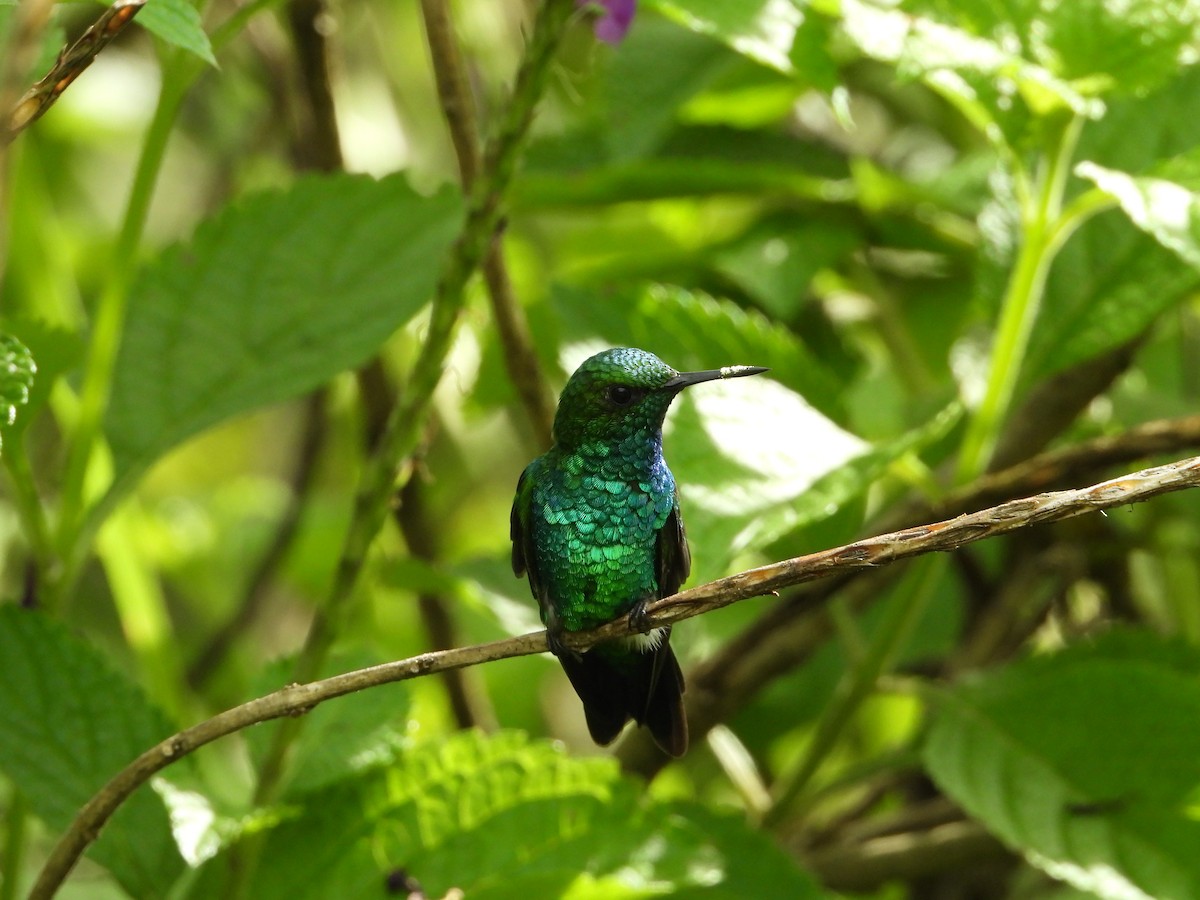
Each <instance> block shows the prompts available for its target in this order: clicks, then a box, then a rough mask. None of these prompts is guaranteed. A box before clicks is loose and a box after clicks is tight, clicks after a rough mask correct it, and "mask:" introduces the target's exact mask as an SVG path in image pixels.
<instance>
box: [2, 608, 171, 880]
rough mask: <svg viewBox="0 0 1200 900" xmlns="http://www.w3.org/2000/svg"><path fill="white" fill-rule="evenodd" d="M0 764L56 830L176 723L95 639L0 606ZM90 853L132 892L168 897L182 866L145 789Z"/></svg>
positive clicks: (161, 813) (162, 813)
mask: <svg viewBox="0 0 1200 900" xmlns="http://www.w3.org/2000/svg"><path fill="white" fill-rule="evenodd" d="M0 659H3V660H4V676H3V677H2V678H0V769H2V770H3V771H4V773H5V774H6V775H7V776H8V777H9V778H10V779H12V781H13V782H14V783H15V784H17V785H19V786H20V789H21V792H22V793H23V794H24V796H25V797H26V798H27V799H28V801H29V804H30V806H31V807H32V809H33V811H34V812H35V813H36V814H37V815H38V817H40V818H41V819H43V820H44V821H45V822H46V823H47V824H48V825H50V826H51V827H52V828H54V829H58V830H62V829H65V828H66V827H67V825H69V824H70V822H71V819H72V818H73V817H74V815H75V813H76V811H77V810H78V809H79V808H80V807H81V806H83V804H84V803H86V802H87V801H88V800H89V799H90V798H91V796H92V795H93V794H94V793H96V791H97V790H99V789H100V788H101V787H102V786H103V785H104V784H105V783H106V782H107V781H108V780H109V779H110V778H111V777H112V776H114V775H116V774H117V772H118V771H119V770H120V769H122V768H124V767H125V766H126V765H127V764H129V763H130V762H132V761H133V759H134V758H135V757H136V756H137V755H138V754H140V753H141V752H142V751H144V750H147V749H149V748H150V747H152V746H154V744H156V743H158V742H159V741H160V740H162V739H163V738H164V737H166V736H167V735H169V734H171V732H172V730H173V729H172V728H171V727H170V725H169V724H168V723H167V721H166V719H165V718H164V717H163V716H162V714H161V713H159V712H158V710H156V709H155V708H154V707H152V706H151V705H150V703H149V702H148V701H147V699H146V697H145V695H144V694H142V692H141V691H140V690H138V688H137V687H136V686H134V685H133V684H132V683H130V682H129V681H128V680H127V679H126V678H125V677H124V676H122V675H120V674H119V673H117V672H116V671H114V670H113V669H112V668H111V667H110V666H109V665H108V664H107V663H106V662H105V660H104V659H102V658H101V657H100V656H99V654H97V653H96V651H95V650H94V649H93V648H92V647H90V646H89V645H87V644H85V643H83V642H82V641H80V640H78V639H77V638H75V637H73V636H72V635H71V634H69V633H68V632H67V630H66V629H65V628H64V627H63V626H62V625H60V624H59V623H58V622H55V621H53V620H51V619H49V618H47V617H46V616H44V615H42V614H40V613H37V612H31V611H27V610H23V609H19V608H17V607H15V606H11V605H9V606H0ZM88 856H90V857H91V858H92V859H94V860H95V861H96V862H98V863H100V864H101V865H103V866H105V867H106V868H107V869H108V870H109V871H110V872H111V873H112V874H113V877H115V878H116V879H117V881H118V882H120V883H121V885H122V886H124V887H125V889H126V890H128V891H129V893H130V894H131V895H132V896H134V897H146V898H153V897H164V896H166V894H167V890H168V888H169V887H170V886H171V884H173V883H174V881H175V880H176V878H178V876H179V875H180V874H181V873H182V871H183V859H182V857H181V856H180V854H179V850H178V849H177V848H176V846H175V842H174V840H173V839H172V836H171V827H170V823H169V822H168V820H167V812H166V810H165V809H164V807H163V804H162V802H161V801H160V800H159V799H158V797H156V796H155V794H154V792H153V791H152V790H151V789H150V788H149V787H142V788H140V789H138V790H137V791H136V792H135V793H134V795H133V796H132V797H130V798H129V800H128V801H126V802H125V804H124V805H123V806H122V807H121V808H120V809H119V810H118V811H117V813H116V814H115V815H114V816H113V818H112V820H111V821H110V822H109V823H108V824H107V825H105V827H104V830H103V831H102V832H101V833H100V837H99V838H98V840H97V841H96V843H94V844H92V845H91V847H90V848H89V849H88Z"/></svg>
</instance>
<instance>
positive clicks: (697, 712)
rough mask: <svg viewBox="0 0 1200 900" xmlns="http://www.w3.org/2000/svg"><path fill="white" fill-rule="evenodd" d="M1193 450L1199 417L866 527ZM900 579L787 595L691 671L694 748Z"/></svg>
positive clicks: (1097, 442) (1071, 451)
mask: <svg viewBox="0 0 1200 900" xmlns="http://www.w3.org/2000/svg"><path fill="white" fill-rule="evenodd" d="M1195 447H1200V415H1195V416H1185V417H1182V418H1179V419H1162V420H1157V421H1154V422H1147V423H1146V424H1144V425H1140V426H1138V427H1136V428H1132V429H1130V430H1129V431H1126V432H1123V433H1121V434H1117V435H1107V436H1105V437H1101V438H1095V439H1093V440H1090V441H1085V442H1083V443H1080V444H1077V445H1074V446H1070V447H1066V448H1063V449H1061V450H1054V451H1051V452H1048V453H1043V454H1040V455H1038V456H1036V457H1034V458H1032V459H1029V460H1026V461H1025V462H1023V463H1020V464H1018V465H1015V466H1012V467H1011V468H1008V469H1005V470H1003V471H1001V472H995V473H991V474H988V475H984V476H982V477H980V478H979V479H977V480H975V481H973V482H972V483H971V484H969V485H965V486H964V487H962V488H959V489H957V490H955V491H953V492H951V493H949V494H947V495H946V496H944V497H942V498H941V499H940V500H939V501H938V502H936V503H933V504H930V503H928V502H925V501H912V502H908V503H902V504H899V505H897V506H896V507H894V508H893V509H891V510H889V511H888V512H887V513H886V514H885V515H883V516H882V517H880V518H879V519H877V520H876V521H875V522H874V523H873V524H872V525H871V526H869V527H870V528H871V530H873V531H875V532H876V533H878V532H883V531H898V530H901V529H904V528H907V527H908V526H910V525H912V524H914V523H918V522H928V521H933V520H938V519H946V518H950V517H951V516H956V515H958V514H959V513H962V512H964V511H966V510H968V509H978V508H979V507H981V506H984V505H987V504H995V503H999V502H1002V501H1004V500H1007V499H1009V498H1010V497H1014V496H1021V495H1025V494H1031V493H1035V492H1037V491H1043V490H1047V489H1048V488H1050V487H1053V486H1058V485H1062V484H1065V483H1069V482H1071V481H1074V482H1075V483H1078V482H1080V481H1083V480H1084V479H1087V478H1093V477H1096V475H1097V474H1098V473H1099V472H1101V471H1103V470H1104V469H1106V468H1109V467H1111V466H1114V465H1119V464H1129V463H1131V462H1133V461H1135V460H1140V459H1146V458H1147V457H1150V456H1154V455H1156V454H1162V453H1179V452H1184V451H1186V450H1187V449H1190V448H1195ZM894 575H895V572H893V571H889V570H882V571H875V572H872V571H869V570H857V571H853V572H846V573H843V574H842V575H840V576H839V577H835V578H831V579H827V580H825V581H824V582H822V583H821V584H819V585H809V586H808V587H806V588H801V589H800V590H797V591H793V592H790V593H789V595H787V596H786V597H785V598H784V599H783V601H782V602H780V603H777V604H775V605H774V606H772V607H771V608H769V609H767V610H765V611H764V612H763V614H762V615H761V616H760V617H759V618H758V619H757V620H756V621H754V622H753V623H751V624H750V625H749V626H747V627H746V629H745V630H743V631H742V632H741V633H740V634H738V635H737V636H735V637H734V638H732V639H731V640H730V641H729V642H727V643H726V644H725V645H723V646H722V647H721V649H720V650H719V651H718V652H717V654H716V655H714V656H713V657H711V658H709V659H706V660H705V661H704V662H702V663H701V664H700V665H699V666H697V667H696V668H695V670H694V671H692V672H689V673H688V688H689V690H688V693H687V694H686V695H685V699H686V703H687V716H688V727H689V729H690V731H691V733H692V738H693V740H698V739H699V736H701V735H703V734H704V733H705V732H707V731H708V729H709V728H711V727H712V726H713V725H714V724H716V723H717V722H720V721H723V720H724V719H725V718H726V717H727V716H728V714H729V713H730V711H731V710H735V709H737V708H739V707H740V705H741V704H742V703H743V702H744V700H745V698H746V697H748V696H750V695H751V694H753V693H755V692H757V691H758V690H760V689H761V688H762V686H763V685H764V684H766V683H767V682H769V681H771V680H772V679H774V678H776V677H778V676H779V675H781V674H783V673H784V672H788V671H791V670H792V669H793V668H795V667H796V665H797V664H798V663H799V662H801V661H803V660H805V659H807V658H808V657H809V656H810V655H811V654H812V653H813V652H815V650H816V649H817V648H818V647H819V646H820V645H821V644H822V643H823V642H824V641H825V640H826V639H827V638H828V636H829V634H830V632H831V630H832V623H831V622H830V620H829V616H828V614H827V613H826V611H825V608H824V607H825V606H826V604H827V603H828V601H829V600H830V598H831V597H833V596H834V595H835V594H839V593H842V592H846V591H849V594H848V595H847V605H848V606H849V608H850V609H851V610H856V609H859V608H862V607H863V606H865V605H866V604H867V603H869V602H871V601H872V600H873V599H874V598H876V597H877V596H879V595H880V594H882V592H883V590H884V587H885V583H886V582H888V581H890V580H891V579H892V578H893V577H894ZM864 576H865V577H864ZM618 756H619V757H620V758H621V764H622V766H623V767H624V768H625V769H626V770H627V771H631V772H636V773H638V774H640V775H642V776H645V777H649V776H651V775H653V773H654V772H656V771H657V770H658V769H659V768H661V767H662V765H663V764H664V763H665V762H666V757H665V756H664V755H663V754H662V753H660V752H659V751H658V750H657V749H656V748H655V747H654V745H653V743H652V742H651V741H650V740H649V739H648V738H646V739H643V738H642V736H641V735H640V734H637V735H635V736H631V737H630V739H629V740H627V741H625V742H624V743H623V744H622V745H621V747H620V749H619V750H618Z"/></svg>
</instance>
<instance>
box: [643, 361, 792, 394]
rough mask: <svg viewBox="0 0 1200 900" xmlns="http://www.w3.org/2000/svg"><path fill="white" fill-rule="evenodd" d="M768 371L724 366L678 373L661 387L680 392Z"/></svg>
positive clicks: (761, 368)
mask: <svg viewBox="0 0 1200 900" xmlns="http://www.w3.org/2000/svg"><path fill="white" fill-rule="evenodd" d="M767 371H770V370H769V369H767V368H765V367H763V366H725V368H723V369H705V370H704V371H703V372H680V373H679V374H678V375H676V376H675V377H674V378H672V379H671V380H670V381H668V382H667V383H666V384H664V385H663V386H662V390H664V391H675V392H678V391H682V390H683V389H684V388H685V387H691V386H692V385H693V384H700V383H701V382H702V381H716V380H717V379H718V378H745V377H746V376H747V375H758V374H760V373H762V372H767Z"/></svg>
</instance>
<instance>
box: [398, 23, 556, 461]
mask: <svg viewBox="0 0 1200 900" xmlns="http://www.w3.org/2000/svg"><path fill="white" fill-rule="evenodd" d="M421 14H422V16H423V17H424V19H425V33H426V35H427V38H428V41H429V55H430V58H431V59H432V62H433V74H434V80H435V81H436V82H437V91H438V98H439V99H440V100H441V103H442V114H443V115H444V116H445V117H446V125H447V126H448V127H449V130H450V140H451V142H452V143H453V144H454V153H455V155H456V157H457V159H458V172H459V177H460V179H461V180H462V185H463V189H464V190H466V191H469V190H470V189H471V187H472V185H473V184H474V183H475V179H476V178H477V177H478V175H479V171H480V167H481V165H482V160H481V158H480V152H479V127H478V125H477V124H476V117H475V104H474V103H473V102H472V98H471V87H470V84H469V83H468V80H467V74H466V69H465V67H464V66H463V61H462V53H460V52H459V47H458V41H457V39H456V38H455V36H454V25H453V23H452V22H451V20H450V11H449V8H448V4H447V2H446V0H421ZM483 277H484V281H485V283H486V284H487V289H488V296H489V297H490V298H491V301H492V317H493V318H494V319H495V321H496V330H497V332H498V333H499V335H500V345H501V348H502V349H503V351H504V364H505V367H506V368H507V370H508V377H509V378H510V379H511V381H512V383H513V386H514V387H515V388H516V389H517V395H518V396H519V397H520V399H521V405H522V406H523V407H524V409H525V415H526V416H527V417H528V419H529V423H530V425H531V426H532V427H533V430H534V433H535V435H536V437H537V440H538V442H539V443H540V444H542V445H543V446H549V444H550V429H551V426H552V425H553V424H554V402H553V400H552V398H551V397H550V395H549V393H548V392H547V390H546V382H545V379H544V378H543V377H542V371H541V364H540V363H539V362H538V358H537V352H536V351H535V350H534V344H533V336H532V334H531V333H530V331H529V323H528V321H527V320H526V318H525V313H524V311H523V310H522V309H521V305H520V303H518V302H517V298H516V295H515V293H514V291H513V286H512V281H511V280H510V279H509V277H508V267H507V266H506V265H505V263H504V249H503V228H500V229H498V230H497V232H496V233H495V235H494V237H493V240H492V242H491V244H490V245H489V247H488V249H487V255H486V256H485V257H484V259H483Z"/></svg>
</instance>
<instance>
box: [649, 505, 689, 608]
mask: <svg viewBox="0 0 1200 900" xmlns="http://www.w3.org/2000/svg"><path fill="white" fill-rule="evenodd" d="M657 557H658V560H657V562H658V596H659V597H660V598H662V597H669V596H671V595H672V594H674V593H676V592H677V591H678V590H679V586H680V585H681V584H683V583H684V582H685V581H687V577H688V575H689V574H691V571H692V554H691V551H689V550H688V544H687V530H686V529H685V528H684V527H683V516H682V515H681V514H680V512H679V491H678V490H676V491H675V503H674V505H673V506H672V507H671V512H670V513H669V514H668V515H667V521H666V522H664V523H663V527H662V528H660V529H659V530H658V545H657Z"/></svg>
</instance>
